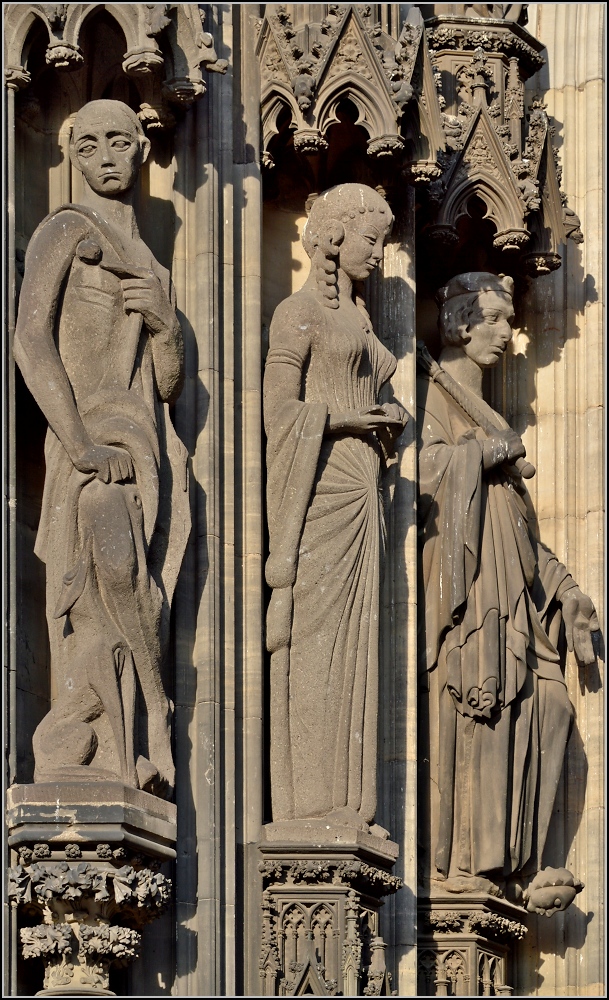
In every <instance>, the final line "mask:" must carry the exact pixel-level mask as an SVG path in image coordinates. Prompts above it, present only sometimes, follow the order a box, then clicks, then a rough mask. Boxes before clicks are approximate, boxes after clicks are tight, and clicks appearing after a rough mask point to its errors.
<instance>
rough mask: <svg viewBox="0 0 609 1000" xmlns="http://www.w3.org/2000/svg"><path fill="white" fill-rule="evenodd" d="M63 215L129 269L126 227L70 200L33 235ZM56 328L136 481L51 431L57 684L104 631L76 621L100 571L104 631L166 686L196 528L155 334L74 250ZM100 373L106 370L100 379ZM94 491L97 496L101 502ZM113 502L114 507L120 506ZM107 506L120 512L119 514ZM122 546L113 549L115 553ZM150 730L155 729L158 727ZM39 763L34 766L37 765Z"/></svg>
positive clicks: (48, 512)
mask: <svg viewBox="0 0 609 1000" xmlns="http://www.w3.org/2000/svg"><path fill="white" fill-rule="evenodd" d="M58 217H59V220H60V221H62V220H63V219H66V225H67V224H69V223H70V222H71V223H72V224H73V223H74V217H76V220H77V226H78V227H79V228H80V230H81V231H82V232H83V236H84V238H85V239H86V240H87V241H88V243H86V244H85V246H86V247H87V248H88V249H89V250H90V248H91V247H93V248H94V249H95V248H96V250H97V252H98V254H99V256H98V257H97V261H99V260H101V261H103V263H104V264H109V265H111V266H117V265H125V266H129V265H130V261H129V259H128V255H127V251H126V249H125V247H124V246H123V244H122V241H121V239H120V234H119V233H118V232H117V231H116V230H115V229H114V227H111V226H110V225H109V224H108V223H107V222H106V221H105V220H104V219H102V218H101V217H100V216H99V215H98V213H96V212H94V211H92V210H91V209H88V208H85V207H83V206H77V205H69V206H66V207H64V208H62V209H59V210H58V211H57V212H55V213H53V214H52V215H51V216H49V217H48V218H47V219H45V220H44V222H43V223H42V224H41V226H40V227H39V230H38V232H40V231H41V230H43V229H44V227H45V226H47V225H48V224H49V222H51V221H52V220H55V219H56V218H58ZM34 239H35V237H34ZM152 267H153V269H154V270H155V271H156V272H157V276H158V277H159V279H160V280H161V283H162V284H163V287H164V290H165V292H166V294H167V295H168V296H169V295H170V286H169V276H168V274H167V272H165V271H164V270H163V269H161V268H160V266H159V265H158V264H157V263H156V261H153V263H152ZM56 327H57V328H56V330H55V336H56V341H57V347H58V351H59V354H60V357H61V359H62V363H63V365H64V367H65V369H66V372H67V374H68V378H70V377H71V373H72V372H73V371H75V372H76V375H77V378H76V379H75V380H73V381H72V386H73V391H74V398H75V403H76V406H77V409H78V412H79V415H80V417H81V419H82V421H83V424H84V425H85V427H86V429H87V432H88V434H89V436H90V438H91V440H92V441H93V442H94V443H95V444H98V445H111V446H117V447H120V448H123V449H124V450H125V451H127V452H128V453H129V455H130V457H131V460H132V463H133V467H134V473H135V476H134V480H135V481H134V483H130V484H126V483H125V484H112V485H111V486H106V485H104V484H101V483H100V482H99V480H97V479H96V478H95V476H94V474H92V473H81V472H79V471H78V470H77V469H76V468H75V467H74V466H73V465H72V462H71V460H70V458H69V456H68V454H67V452H66V450H65V448H64V446H63V444H62V443H61V441H60V440H59V438H58V437H57V436H56V434H55V433H54V431H53V430H52V428H51V427H49V429H48V431H47V438H46V442H45V460H46V476H45V485H44V492H43V499H42V512H41V519H40V524H39V528H38V535H37V540H36V547H35V551H36V554H37V555H38V556H39V557H40V558H41V559H42V560H43V561H44V562H45V563H46V571H47V572H46V576H47V620H48V626H49V639H50V645H51V660H52V663H53V669H54V671H57V681H56V683H57V686H58V690H59V691H60V692H61V691H63V690H64V687H65V678H66V677H69V676H70V675H69V673H68V672H69V671H70V670H71V669H72V668H73V666H74V663H75V657H76V655H77V653H76V648H77V646H76V645H75V644H78V643H80V645H82V643H83V642H85V641H86V639H87V636H88V635H89V632H87V631H86V630H87V629H90V630H92V631H91V635H93V634H97V632H96V629H97V631H98V632H99V634H100V635H102V634H103V629H102V626H101V624H99V625H96V623H95V622H91V624H90V626H88V625H87V626H82V625H81V626H79V629H80V631H79V630H77V632H76V633H75V632H74V630H73V629H71V628H70V623H69V616H70V614H71V611H72V608H74V606H75V604H76V602H77V601H79V599H80V596H81V594H82V592H83V589H84V586H85V580H86V577H87V575H88V574H95V573H97V577H98V583H99V586H100V592H101V593H102V597H103V602H104V611H103V613H104V615H108V616H109V619H110V620H111V623H112V626H113V627H112V628H109V629H108V635H113V636H116V634H118V635H120V636H122V637H123V639H124V642H125V644H126V646H127V647H128V648H130V650H131V652H132V654H133V657H134V662H135V666H136V669H137V671H138V674H139V675H140V678H141V679H142V678H143V677H144V675H145V676H146V677H153V678H155V681H154V683H155V684H156V686H157V687H159V688H160V669H161V663H162V660H163V654H164V650H165V647H166V643H167V639H168V631H169V610H170V606H171V600H172V597H173V592H174V589H175V584H176V580H177V575H178V572H179V568H180V565H181V561H182V557H183V554H184V549H185V546H186V542H187V540H188V535H189V532H190V509H189V497H188V480H187V468H186V461H187V454H186V449H185V448H184V445H183V444H182V442H181V441H180V440H179V438H178V436H177V434H176V432H175V430H174V428H173V424H172V422H171V418H170V416H169V408H168V406H167V404H166V403H163V402H162V401H161V400H160V398H159V395H158V391H157V388H156V377H157V373H156V371H155V362H154V358H153V351H152V345H151V342H150V337H149V336H148V334H146V333H143V332H142V329H141V327H142V320H141V316H139V314H132V315H130V316H128V315H125V312H124V309H123V299H122V292H121V287H120V280H119V278H118V277H117V276H116V275H115V274H114V273H111V272H109V271H108V270H104V269H103V268H102V267H99V266H98V263H96V262H88V261H87V260H86V259H84V258H81V257H79V253H78V249H77V252H76V254H75V256H74V259H73V260H72V262H71V265H70V267H69V270H68V274H67V278H66V279H65V282H64V286H63V289H62V301H61V307H60V310H59V312H58V317H57V322H56ZM92 344H98V345H99V350H100V351H103V352H104V358H105V363H104V365H103V368H102V367H101V366H99V367H95V366H93V367H92V368H91V370H90V372H88V369H86V368H85V367H83V366H86V356H87V355H86V353H84V359H85V360H83V352H87V351H89V352H90V351H91V350H92V347H91V345H92ZM83 371H87V372H88V377H89V385H87V386H86V387H85V388H82V379H81V381H79V377H80V376H81V373H82V372H83ZM94 372H100V373H101V374H100V375H99V377H98V376H97V375H94ZM94 377H95V378H96V379H97V381H96V382H95V383H93V382H92V380H93V378H94ZM79 385H80V386H81V389H80V391H79V389H78V386H79ZM89 484H91V485H89ZM91 491H93V493H94V494H95V496H96V498H97V499H96V500H95V502H93V500H92V497H93V493H92V492H91ZM121 498H123V499H122V501H121ZM121 502H122V506H121ZM113 504H114V505H118V506H116V508H113V507H112V505H113ZM131 508H133V510H132V513H131V514H130V515H129V516H130V518H131V521H130V523H131V528H132V549H133V551H132V553H131V554H130V555H129V554H127V553H126V551H125V552H123V561H124V562H125V560H126V562H125V565H122V566H119V565H118V564H117V566H116V567H114V568H113V567H112V566H111V565H110V563H111V553H110V550H108V549H103V548H102V549H100V550H99V551H100V552H105V553H106V555H105V557H104V558H107V560H109V562H108V566H105V567H103V566H102V564H101V562H99V560H98V562H99V565H98V567H97V569H96V564H95V560H94V559H93V558H92V552H93V547H94V544H95V539H94V538H93V537H92V531H97V532H98V533H99V532H101V534H103V533H104V532H107V531H108V530H109V529H111V527H112V525H116V524H118V520H117V518H118V516H119V513H121V512H122V514H123V516H126V511H127V509H129V510H131ZM111 509H115V510H116V512H117V514H116V517H113V515H112V514H111ZM93 524H95V525H96V527H95V528H92V525H93ZM101 534H100V537H101ZM135 536H137V537H135ZM108 537H109V536H108ZM118 552H119V549H118V548H117V549H116V553H117V555H116V558H118ZM129 560H133V567H134V569H133V574H134V575H133V585H132V586H131V587H127V588H126V590H121V587H120V584H119V576H120V573H121V571H123V570H125V571H126V569H125V567H126V565H127V562H128V561H129ZM113 579H114V580H115V583H116V585H114V584H113ZM113 588H114V589H113ZM79 607H80V606H79ZM81 618H82V615H81ZM83 629H84V631H83ZM81 631H82V636H81ZM85 632H86V635H85ZM79 636H80V638H79ZM108 641H110V639H108ZM78 648H80V646H78ZM142 687H143V690H144V692H145V697H146V701H147V705H148V710H149V712H150V713H153V712H154V711H156V712H157V713H158V711H159V707H158V706H156V705H153V703H152V701H150V699H149V695H148V693H146V692H147V691H149V687H148V688H146V687H145V685H144V682H143V681H142ZM155 725H156V724H155ZM166 725H167V722H166V720H165V718H163V719H162V722H161V723H159V725H158V726H157V727H156V728H159V727H160V728H161V730H163V729H164V728H166ZM150 729H151V732H154V731H155V728H154V726H151V727H150ZM149 738H150V739H151V738H152V737H151V736H150V737H149ZM41 766H43V765H41V764H40V763H39V762H37V770H39V768H40V767H41Z"/></svg>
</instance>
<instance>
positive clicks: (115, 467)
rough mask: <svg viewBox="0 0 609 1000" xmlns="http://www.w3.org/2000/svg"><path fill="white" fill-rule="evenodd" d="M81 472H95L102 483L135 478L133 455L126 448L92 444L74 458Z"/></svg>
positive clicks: (73, 460) (74, 462) (75, 464)
mask: <svg viewBox="0 0 609 1000" xmlns="http://www.w3.org/2000/svg"><path fill="white" fill-rule="evenodd" d="M72 462H73V464H74V466H75V468H77V469H78V471H79V472H94V473H95V474H96V476H97V478H98V479H101V481H102V483H120V482H121V481H123V480H126V479H133V462H132V461H131V455H130V454H129V452H128V451H125V449H124V448H116V447H112V446H110V445H105V444H92V445H90V446H89V447H88V448H86V449H85V450H84V451H82V452H80V454H79V455H77V456H76V458H73V459H72Z"/></svg>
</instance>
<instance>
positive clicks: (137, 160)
mask: <svg viewBox="0 0 609 1000" xmlns="http://www.w3.org/2000/svg"><path fill="white" fill-rule="evenodd" d="M147 142H148V140H144V143H147ZM72 149H73V153H72V155H73V159H74V162H75V165H76V166H78V168H79V169H80V170H81V171H82V173H83V174H84V177H85V180H86V181H87V183H88V185H89V187H91V188H92V189H93V191H96V192H97V194H101V195H104V196H106V197H113V196H116V195H118V194H123V193H124V192H125V191H128V190H129V189H130V188H131V187H132V186H133V184H134V183H135V180H136V178H137V175H138V173H139V169H140V167H141V165H142V163H143V161H144V159H145V153H144V147H143V145H142V141H141V136H140V135H139V133H138V132H137V131H136V129H134V127H133V125H132V124H131V122H129V120H128V119H127V117H126V116H124V115H121V114H120V113H117V115H116V116H115V117H113V118H112V120H109V119H108V116H107V115H100V114H99V112H96V111H94V110H92V111H90V112H89V113H88V114H82V115H81V116H80V117H79V119H78V122H77V126H76V129H75V132H74V134H73V137H72Z"/></svg>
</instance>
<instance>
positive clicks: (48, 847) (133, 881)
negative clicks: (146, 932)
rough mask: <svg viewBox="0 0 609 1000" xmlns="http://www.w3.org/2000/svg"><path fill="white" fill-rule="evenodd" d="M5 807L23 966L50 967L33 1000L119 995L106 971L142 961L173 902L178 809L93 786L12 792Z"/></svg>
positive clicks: (127, 791) (115, 786) (135, 793)
mask: <svg viewBox="0 0 609 1000" xmlns="http://www.w3.org/2000/svg"><path fill="white" fill-rule="evenodd" d="M58 803H59V804H58ZM7 806H8V809H7V815H8V825H9V845H10V847H11V851H12V855H13V865H12V868H11V869H10V871H9V885H8V896H9V899H10V901H11V903H12V905H13V906H14V907H15V908H16V909H18V910H19V913H20V922H21V927H20V931H19V937H20V944H21V949H22V954H23V957H24V959H30V958H41V959H42V961H43V964H44V970H45V971H44V984H43V987H42V990H41V991H40V992H39V993H38V994H37V995H38V996H67V995H74V994H77V995H78V996H114V994H113V993H112V992H111V990H110V989H109V970H110V966H111V965H112V964H113V963H118V964H122V965H124V964H127V963H128V962H131V961H133V960H134V959H136V958H137V957H138V955H139V951H140V945H141V938H142V930H143V928H144V926H145V925H146V924H147V923H149V922H150V921H152V920H154V919H155V918H156V917H157V916H159V915H160V914H161V913H162V912H163V911H164V910H165V908H166V907H167V906H168V904H169V902H170V899H171V889H172V886H171V881H170V879H169V878H167V877H166V876H165V875H164V874H162V873H161V872H160V870H159V869H160V866H161V864H162V863H163V862H165V861H168V860H171V859H172V858H174V857H175V850H174V844H175V839H176V807H175V805H172V804H171V803H169V802H165V801H164V800H161V799H159V798H157V797H155V796H152V795H149V794H148V793H146V792H142V791H139V790H137V789H133V788H128V787H126V786H124V785H121V784H120V783H118V782H93V783H90V784H89V785H85V784H84V783H66V784H37V785H14V786H12V788H10V789H9V791H8V803H7Z"/></svg>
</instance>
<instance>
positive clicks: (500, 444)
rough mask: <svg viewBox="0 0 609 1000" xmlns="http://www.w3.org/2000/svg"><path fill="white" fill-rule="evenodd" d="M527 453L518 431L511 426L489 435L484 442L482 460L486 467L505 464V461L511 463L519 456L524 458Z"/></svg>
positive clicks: (490, 467)
mask: <svg viewBox="0 0 609 1000" xmlns="http://www.w3.org/2000/svg"><path fill="white" fill-rule="evenodd" d="M525 455H526V450H525V447H524V445H523V443H522V441H521V439H520V437H519V436H518V434H517V433H516V431H513V430H512V429H511V427H507V428H506V429H505V430H502V431H497V432H496V433H495V434H491V435H489V437H487V438H486V439H485V440H484V441H483V442H482V460H483V462H484V468H485V469H492V468H494V467H495V466H496V465H503V463H504V462H508V463H510V464H511V463H512V462H514V461H515V460H516V459H517V458H524V456H525Z"/></svg>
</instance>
